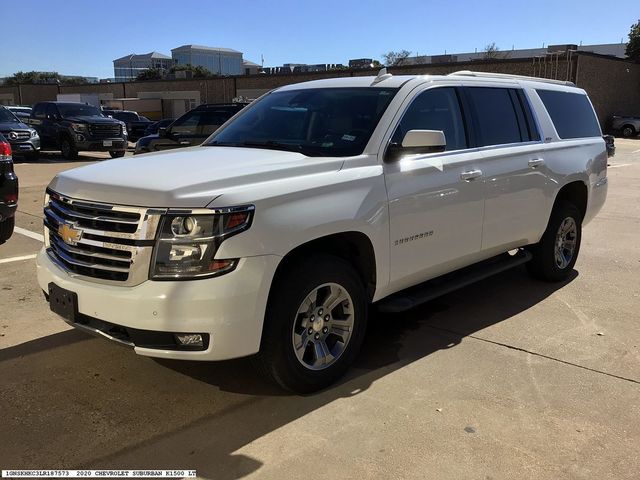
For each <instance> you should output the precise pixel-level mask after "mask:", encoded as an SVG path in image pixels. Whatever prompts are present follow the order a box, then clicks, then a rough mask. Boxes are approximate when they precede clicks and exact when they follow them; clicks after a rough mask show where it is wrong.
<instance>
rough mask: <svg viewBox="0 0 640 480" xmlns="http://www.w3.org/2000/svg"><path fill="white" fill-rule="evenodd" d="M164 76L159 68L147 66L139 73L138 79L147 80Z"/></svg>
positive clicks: (140, 80)
mask: <svg viewBox="0 0 640 480" xmlns="http://www.w3.org/2000/svg"><path fill="white" fill-rule="evenodd" d="M161 78H162V72H160V69H158V68H147V69H146V70H143V71H141V72H140V73H138V76H137V77H136V80H137V81H139V82H144V81H145V80H160V79H161Z"/></svg>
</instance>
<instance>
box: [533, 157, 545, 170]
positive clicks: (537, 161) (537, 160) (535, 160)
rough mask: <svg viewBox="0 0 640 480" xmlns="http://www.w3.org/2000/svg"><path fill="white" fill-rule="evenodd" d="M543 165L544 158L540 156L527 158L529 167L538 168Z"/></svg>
mask: <svg viewBox="0 0 640 480" xmlns="http://www.w3.org/2000/svg"><path fill="white" fill-rule="evenodd" d="M542 165H544V160H543V159H542V158H533V159H531V160H529V166H530V167H531V168H538V167H541V166H542Z"/></svg>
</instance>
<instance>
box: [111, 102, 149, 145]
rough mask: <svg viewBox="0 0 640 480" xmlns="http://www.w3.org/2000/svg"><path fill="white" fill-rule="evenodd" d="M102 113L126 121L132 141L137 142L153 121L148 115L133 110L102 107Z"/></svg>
mask: <svg viewBox="0 0 640 480" xmlns="http://www.w3.org/2000/svg"><path fill="white" fill-rule="evenodd" d="M102 113H103V114H105V115H108V116H111V117H113V118H115V119H117V120H120V121H121V122H124V123H125V125H126V126H127V134H128V135H129V141H131V142H135V141H137V140H138V139H139V138H140V137H143V136H144V134H145V131H146V129H147V127H149V125H151V124H152V123H153V122H152V121H151V120H149V119H148V118H147V117H143V116H142V115H138V112H132V111H131V110H107V109H102Z"/></svg>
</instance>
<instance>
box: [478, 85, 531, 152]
mask: <svg viewBox="0 0 640 480" xmlns="http://www.w3.org/2000/svg"><path fill="white" fill-rule="evenodd" d="M466 92H467V98H468V99H469V103H470V104H471V107H472V109H473V112H474V113H475V129H476V132H477V136H478V141H479V144H480V146H487V145H502V144H506V143H518V142H522V141H523V140H524V139H523V138H522V134H521V131H520V124H519V123H518V116H517V114H516V110H515V107H514V105H513V100H512V96H511V93H510V92H509V89H507V88H491V87H468V88H467V89H466Z"/></svg>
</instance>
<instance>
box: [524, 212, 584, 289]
mask: <svg viewBox="0 0 640 480" xmlns="http://www.w3.org/2000/svg"><path fill="white" fill-rule="evenodd" d="M581 240H582V214H581V213H580V210H578V207H576V206H575V205H574V204H572V203H568V202H562V203H559V204H558V205H556V207H555V208H554V209H553V212H552V213H551V218H550V219H549V224H548V225H547V229H546V230H545V232H544V234H543V235H542V238H541V239H540V242H538V243H537V244H535V245H532V246H531V247H529V250H530V252H531V253H532V255H533V258H532V259H531V261H529V262H528V263H527V269H528V270H529V273H530V274H531V276H532V277H534V278H537V279H538V280H543V281H546V282H561V281H563V280H565V279H566V278H567V277H568V276H569V274H570V273H571V271H572V270H573V267H574V265H575V264H576V260H577V259H578V253H579V252H580V242H581Z"/></svg>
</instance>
